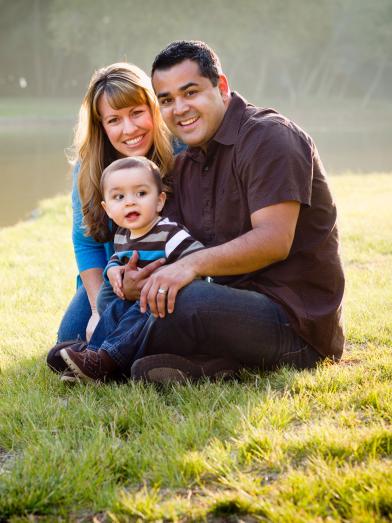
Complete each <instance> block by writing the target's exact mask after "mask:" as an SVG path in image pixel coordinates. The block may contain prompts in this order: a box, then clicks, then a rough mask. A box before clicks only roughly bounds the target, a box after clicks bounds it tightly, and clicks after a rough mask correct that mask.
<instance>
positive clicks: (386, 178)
mask: <svg viewBox="0 0 392 523" xmlns="http://www.w3.org/2000/svg"><path fill="white" fill-rule="evenodd" d="M331 183H332V187H333V191H334V194H335V195H336V199H337V202H338V206H339V211H340V212H339V222H340V230H341V238H342V254H343V258H344V262H345V266H346V273H347V294H346V308H345V316H346V328H347V341H348V343H347V350H346V352H345V356H344V359H343V362H342V363H341V364H340V365H322V366H320V367H319V368H318V369H317V370H315V371H304V372H296V371H293V370H290V369H282V370H280V371H279V372H274V373H270V374H256V373H247V372H244V373H243V376H242V380H241V381H240V382H234V383H218V384H210V383H201V384H198V385H196V386H191V385H185V386H175V387H169V388H167V389H163V390H158V389H156V388H155V387H153V386H147V385H141V384H139V383H128V384H123V385H110V386H85V385H76V386H74V387H66V386H65V385H64V384H62V383H61V382H59V380H58V378H57V376H55V375H54V374H52V373H50V371H49V370H48V369H47V368H46V367H45V364H44V357H45V353H46V351H47V349H48V348H49V347H50V346H51V345H52V344H53V342H54V340H55V337H56V328H57V325H58V323H59V320H60V318H61V315H62V313H63V311H64V309H65V307H66V304H67V302H68V300H69V298H70V297H71V295H72V292H73V289H74V276H75V265H74V261H73V255H72V246H71V241H70V221H71V215H70V207H69V202H68V198H66V197H61V198H57V199H53V200H49V201H46V202H44V203H43V204H42V206H41V215H40V216H39V217H38V219H37V220H36V221H32V222H27V223H21V224H18V225H16V226H14V227H11V228H7V229H3V230H1V231H0V249H1V255H0V285H1V289H2V292H1V295H0V313H1V317H2V341H0V368H1V373H0V520H2V519H7V518H8V519H10V521H35V519H34V518H35V517H37V518H39V519H37V521H40V522H41V521H93V517H94V515H95V516H96V517H97V519H96V521H120V522H123V521H124V522H125V521H207V520H208V521H217V522H218V521H219V522H225V521H239V520H241V519H243V520H244V521H247V522H248V521H271V522H277V523H278V522H279V523H280V522H287V523H291V522H298V523H299V522H301V523H303V522H324V521H328V522H338V521H352V522H357V523H359V522H360V523H362V522H375V521H380V522H381V521H390V520H391V518H392V481H391V477H392V460H391V455H392V432H391V423H392V385H391V383H392V352H391V347H392V327H391V319H390V318H391V303H392V283H391V281H392V228H391V226H390V224H391V223H392V206H391V202H392V176H391V175H388V174H385V175H383V174H375V175H367V176H362V175H350V174H346V175H342V176H338V177H332V178H331ZM230 518H232V519H230Z"/></svg>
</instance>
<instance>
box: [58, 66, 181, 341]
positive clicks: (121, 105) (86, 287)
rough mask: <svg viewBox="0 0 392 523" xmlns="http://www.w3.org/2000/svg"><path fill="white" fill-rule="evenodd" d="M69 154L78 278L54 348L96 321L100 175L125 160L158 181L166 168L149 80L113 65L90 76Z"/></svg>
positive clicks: (107, 251) (168, 155) (105, 242)
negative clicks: (148, 169)
mask: <svg viewBox="0 0 392 523" xmlns="http://www.w3.org/2000/svg"><path fill="white" fill-rule="evenodd" d="M73 152H74V157H73V159H72V163H73V165H74V169H73V190H72V207H73V232H72V239H73V245H74V251H75V257H76V262H77V265H78V269H79V275H80V278H78V288H77V292H76V294H75V296H74V298H73V300H72V301H71V303H70V305H69V307H68V309H67V311H66V313H65V315H64V317H63V319H62V321H61V324H60V328H59V331H58V341H59V342H61V341H65V340H71V339H76V338H80V339H87V340H88V339H89V338H90V336H91V334H92V332H93V330H94V328H95V325H96V324H97V322H98V319H99V314H98V311H97V296H98V293H99V291H100V288H101V285H102V282H103V278H102V270H103V268H104V267H105V266H106V263H107V261H108V259H109V257H110V256H111V254H112V253H113V247H112V242H111V240H112V234H111V230H110V222H109V220H108V219H107V217H106V215H105V213H104V212H102V211H103V209H102V207H101V196H100V192H99V182H100V178H101V174H102V171H103V169H105V167H107V166H108V165H109V164H110V163H111V162H113V161H114V160H116V159H118V158H121V157H125V156H146V157H148V158H150V159H151V160H153V161H154V162H155V163H157V164H158V166H159V167H160V169H161V172H162V174H163V176H165V175H166V174H167V172H168V171H169V170H170V168H171V166H172V162H173V151H172V142H171V138H170V134H169V131H168V129H167V128H166V126H165V124H164V122H163V120H162V117H161V114H160V111H159V107H158V102H157V100H156V97H155V94H154V92H153V90H152V87H151V82H150V79H149V77H148V76H147V75H146V74H145V73H144V72H143V71H142V70H141V69H139V68H138V67H136V66H135V65H132V64H127V63H117V64H112V65H109V66H108V67H105V68H103V69H100V70H98V71H96V72H95V73H94V75H93V77H92V79H91V81H90V84H89V87H88V89H87V93H86V95H85V97H84V100H83V103H82V106H81V109H80V113H79V122H78V125H77V128H76V132H75V139H74V147H73ZM93 237H94V238H96V239H99V242H98V241H96V240H94V239H93ZM100 242H102V243H100ZM108 290H109V292H108ZM103 291H105V292H101V294H100V302H101V306H102V307H104V305H105V304H107V303H108V301H109V300H111V299H113V297H114V294H112V292H111V288H108V287H107V286H106V288H105V286H103ZM102 302H103V303H102Z"/></svg>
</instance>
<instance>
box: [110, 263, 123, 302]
mask: <svg viewBox="0 0 392 523" xmlns="http://www.w3.org/2000/svg"><path fill="white" fill-rule="evenodd" d="M124 271H125V265H114V266H113V267H109V269H108V270H107V273H106V274H107V277H108V279H109V281H110V285H111V286H112V288H113V292H114V293H115V294H116V295H117V296H118V297H119V298H121V299H122V300H125V296H124V293H123V275H124Z"/></svg>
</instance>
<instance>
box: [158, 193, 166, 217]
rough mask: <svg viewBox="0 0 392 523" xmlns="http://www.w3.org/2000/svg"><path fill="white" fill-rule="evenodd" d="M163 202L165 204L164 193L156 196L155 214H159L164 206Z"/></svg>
mask: <svg viewBox="0 0 392 523" xmlns="http://www.w3.org/2000/svg"><path fill="white" fill-rule="evenodd" d="M165 202H166V193H165V192H161V193H160V194H159V196H158V205H157V212H161V210H162V209H163V206H164V205H165Z"/></svg>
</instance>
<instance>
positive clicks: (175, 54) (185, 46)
mask: <svg viewBox="0 0 392 523" xmlns="http://www.w3.org/2000/svg"><path fill="white" fill-rule="evenodd" d="M184 60H192V62H196V63H197V65H198V66H199V70H200V74H201V76H204V77H206V78H209V79H210V80H211V83H212V85H213V86H214V87H216V86H217V85H218V80H219V76H220V75H221V74H222V66H221V63H220V61H219V58H218V56H217V54H216V53H215V51H214V50H213V49H211V47H209V46H208V45H207V44H206V43H205V42H201V41H200V40H177V41H176V42H172V43H171V44H169V45H168V46H167V47H165V49H163V50H162V51H161V52H160V53H159V54H157V56H156V57H155V59H154V62H153V64H152V69H151V78H152V76H153V74H154V73H155V71H157V70H165V69H169V68H170V67H173V65H177V64H179V63H181V62H183V61H184Z"/></svg>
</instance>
